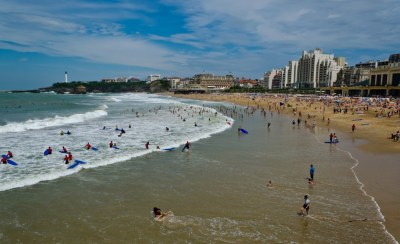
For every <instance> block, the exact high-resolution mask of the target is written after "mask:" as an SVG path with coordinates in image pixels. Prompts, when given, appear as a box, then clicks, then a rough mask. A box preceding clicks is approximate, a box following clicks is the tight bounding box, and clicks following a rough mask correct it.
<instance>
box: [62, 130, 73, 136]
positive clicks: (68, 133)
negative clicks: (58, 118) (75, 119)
mask: <svg viewBox="0 0 400 244" xmlns="http://www.w3.org/2000/svg"><path fill="white" fill-rule="evenodd" d="M64 134H67V135H71V134H72V133H71V132H70V131H67V133H64V131H60V135H64Z"/></svg>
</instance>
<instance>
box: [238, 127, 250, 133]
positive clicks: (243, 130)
mask: <svg viewBox="0 0 400 244" xmlns="http://www.w3.org/2000/svg"><path fill="white" fill-rule="evenodd" d="M240 131H241V132H242V133H243V134H248V133H249V132H247V130H245V129H243V128H240Z"/></svg>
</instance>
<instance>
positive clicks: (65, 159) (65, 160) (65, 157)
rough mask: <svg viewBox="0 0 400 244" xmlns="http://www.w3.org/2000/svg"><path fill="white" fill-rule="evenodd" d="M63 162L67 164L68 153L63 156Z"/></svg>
mask: <svg viewBox="0 0 400 244" xmlns="http://www.w3.org/2000/svg"><path fill="white" fill-rule="evenodd" d="M64 162H65V164H69V159H68V155H65V156H64Z"/></svg>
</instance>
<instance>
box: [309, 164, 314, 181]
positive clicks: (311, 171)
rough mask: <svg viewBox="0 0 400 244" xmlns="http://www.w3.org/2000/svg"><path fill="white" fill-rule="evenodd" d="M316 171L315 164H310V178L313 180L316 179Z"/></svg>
mask: <svg viewBox="0 0 400 244" xmlns="http://www.w3.org/2000/svg"><path fill="white" fill-rule="evenodd" d="M314 172H315V168H314V165H312V164H311V165H310V179H311V181H314Z"/></svg>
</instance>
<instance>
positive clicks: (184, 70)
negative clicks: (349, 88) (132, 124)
mask: <svg viewBox="0 0 400 244" xmlns="http://www.w3.org/2000/svg"><path fill="white" fill-rule="evenodd" d="M0 3H1V5H2V8H1V9H0V13H1V15H0V16H1V17H0V19H1V21H2V25H1V26H0V35H1V38H0V73H1V76H0V90H12V89H31V88H39V87H46V86H49V85H51V84H53V83H55V82H62V81H63V80H64V72H65V71H68V75H69V80H70V81H73V80H82V81H85V80H86V81H90V80H101V79H104V78H112V77H124V76H126V77H129V76H134V77H137V78H140V79H145V78H146V77H147V76H148V75H149V74H161V75H162V76H177V77H191V76H193V75H195V74H200V73H211V74H218V75H225V74H229V73H232V74H234V75H235V76H237V77H247V78H252V79H260V78H261V77H262V76H263V74H264V73H265V72H267V71H268V70H271V69H273V68H278V67H282V66H285V65H287V62H288V61H290V60H296V59H298V58H299V57H300V56H301V52H302V51H304V50H313V49H315V48H321V49H322V50H323V51H324V53H329V54H334V56H335V57H338V56H340V57H345V58H346V61H347V62H348V64H349V65H355V64H357V63H359V62H366V61H368V60H384V59H387V58H388V57H389V55H390V54H393V53H399V50H398V40H399V37H400V27H399V26H398V24H397V23H396V16H397V12H398V9H399V8H400V4H399V2H398V1H395V0H384V1H379V2H376V1H372V0H371V1H351V2H347V1H343V0H330V1H323V2H321V1H316V0H315V1H314V0H313V1H308V2H307V3H298V2H292V1H277V0H271V1H252V2H251V3H249V2H247V1H235V2H231V1H227V0H220V1H211V0H203V1H194V0H193V1H192V0H188V1H185V2H182V1H175V0H160V1H152V2H139V1H131V2H126V1H112V0H109V1H101V2H97V3H92V2H90V1H82V0H74V1H70V2H64V3H59V2H54V1H48V0H42V1H39V2H36V3H32V2H28V1H19V0H16V1H5V0H0ZM388 6H390V7H388Z"/></svg>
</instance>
